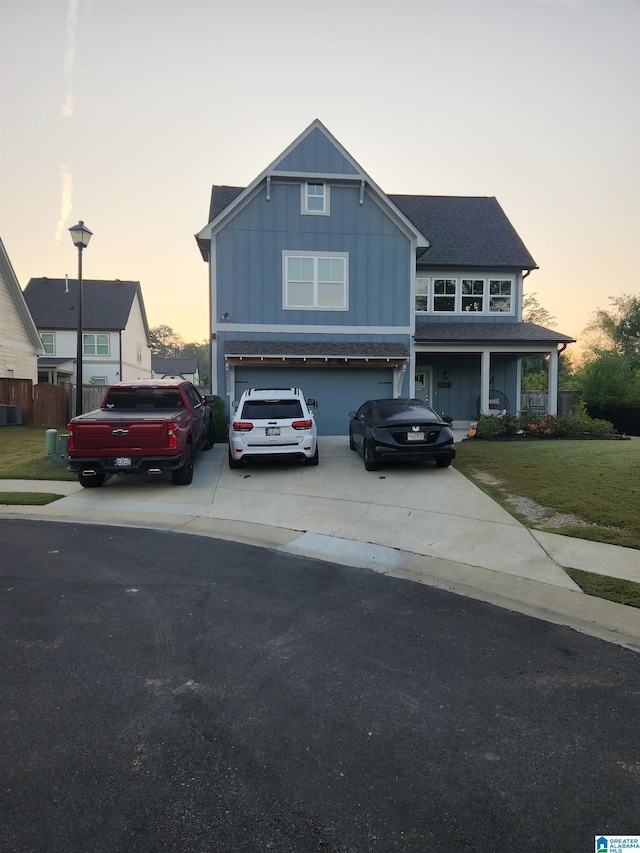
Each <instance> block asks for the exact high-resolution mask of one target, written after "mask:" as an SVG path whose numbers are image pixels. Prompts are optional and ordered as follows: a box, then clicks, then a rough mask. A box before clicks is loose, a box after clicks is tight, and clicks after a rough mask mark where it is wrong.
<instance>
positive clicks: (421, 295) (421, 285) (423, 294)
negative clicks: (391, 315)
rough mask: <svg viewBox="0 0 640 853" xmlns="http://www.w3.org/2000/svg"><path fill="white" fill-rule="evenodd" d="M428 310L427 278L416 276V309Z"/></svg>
mask: <svg viewBox="0 0 640 853" xmlns="http://www.w3.org/2000/svg"><path fill="white" fill-rule="evenodd" d="M428 310H429V279H428V278H425V277H424V276H416V311H428Z"/></svg>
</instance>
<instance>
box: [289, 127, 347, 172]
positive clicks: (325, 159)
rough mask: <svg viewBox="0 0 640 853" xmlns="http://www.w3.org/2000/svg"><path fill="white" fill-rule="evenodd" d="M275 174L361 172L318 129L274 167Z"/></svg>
mask: <svg viewBox="0 0 640 853" xmlns="http://www.w3.org/2000/svg"><path fill="white" fill-rule="evenodd" d="M273 171H274V172H290V173H291V174H293V175H300V174H301V173H304V172H311V173H321V174H323V175H355V176H358V177H359V176H360V172H359V171H358V169H357V168H356V167H355V165H354V164H353V163H352V162H350V161H349V160H348V159H347V158H346V157H345V156H344V154H343V153H342V152H341V151H339V150H338V149H337V148H336V146H335V145H334V144H333V142H331V140H330V139H328V138H327V136H326V135H325V134H324V133H322V132H321V131H320V130H319V129H318V128H315V129H314V130H312V131H311V133H309V134H307V135H306V136H304V137H303V138H302V139H301V140H300V141H299V142H298V144H297V145H294V146H293V147H292V148H291V150H289V151H288V152H287V153H286V154H285V155H284V156H283V157H282V158H281V159H280V160H279V161H278V162H277V163H276V164H275V165H274V167H273Z"/></svg>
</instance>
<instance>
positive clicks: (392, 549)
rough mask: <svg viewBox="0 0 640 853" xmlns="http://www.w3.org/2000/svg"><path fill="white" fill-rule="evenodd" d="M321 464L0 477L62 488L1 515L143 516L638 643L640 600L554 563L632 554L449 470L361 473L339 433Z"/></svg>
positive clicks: (209, 460)
mask: <svg viewBox="0 0 640 853" xmlns="http://www.w3.org/2000/svg"><path fill="white" fill-rule="evenodd" d="M320 454H321V457H320V465H319V466H318V467H317V468H315V467H306V466H304V465H298V464H292V465H286V464H278V465H276V464H260V463H256V464H249V465H247V467H246V468H243V469H239V470H233V471H232V470H230V469H229V468H228V466H227V462H226V455H227V454H226V445H225V446H222V445H217V446H216V447H215V448H214V449H213V450H212V451H211V452H209V453H202V454H200V455H199V457H198V458H197V460H196V463H195V473H194V479H193V483H192V484H191V486H189V487H179V486H174V485H173V484H172V482H171V478H170V476H168V475H162V476H161V477H156V478H153V477H146V476H144V477H142V476H141V477H125V478H122V479H119V478H117V477H114V478H112V479H111V480H109V481H108V482H107V483H106V484H105V485H104V486H103V487H101V488H98V489H83V488H82V487H81V486H80V485H79V484H76V483H63V482H52V481H49V482H47V481H38V482H37V483H34V482H33V481H31V482H27V481H11V480H4V481H2V490H3V491H50V492H52V493H56V494H64V495H66V497H64V498H63V499H62V500H59V501H56V502H54V503H52V504H49V505H48V506H45V507H15V506H2V507H0V517H5V518H6V517H20V518H38V519H41V520H51V521H65V522H73V523H79V522H80V523H94V524H110V525H125V526H136V527H151V528H160V529H167V530H174V531H180V532H185V533H194V534H198V535H204V536H211V537H219V538H225V539H232V540H237V541H242V542H247V543H250V544H255V545H261V546H267V547H272V548H279V549H282V550H286V551H289V552H291V553H300V554H305V555H307V556H316V557H318V558H320V559H325V560H330V561H333V562H338V563H342V564H346V565H353V566H361V567H366V568H370V569H373V570H374V571H379V572H383V573H386V574H390V575H394V576H397V577H406V578H407V579H410V580H412V581H418V582H422V583H428V584H431V585H434V586H439V587H443V588H446V589H450V590H452V591H455V592H460V593H461V594H464V595H470V596H473V597H475V598H481V599H483V600H486V601H491V602H493V603H497V604H500V605H502V606H507V607H510V608H511V609H514V610H519V611H521V612H526V613H531V615H535V616H538V617H540V618H544V619H547V620H550V621H554V622H558V623H561V624H568V625H571V626H572V627H575V628H577V629H578V630H581V631H585V632H587V633H591V634H594V635H596V636H600V637H603V638H605V639H608V640H613V641H615V642H619V643H622V644H624V645H627V646H629V647H630V648H634V649H636V650H640V611H638V610H637V609H636V608H631V607H625V606H623V605H616V604H612V603H611V602H606V601H603V600H601V599H597V598H592V597H590V596H586V595H584V594H583V593H582V591H581V590H580V589H579V587H577V585H576V584H575V583H574V582H573V581H572V580H571V579H570V578H569V576H568V575H567V574H566V572H564V571H563V569H562V567H563V566H567V567H575V568H581V569H584V570H585V571H592V572H596V573H599V574H609V575H612V576H614V577H619V578H626V579H629V580H636V581H638V582H640V552H638V551H634V550H632V549H626V548H619V547H617V546H611V545H602V544H599V543H592V542H584V541H582V540H576V539H571V538H569V537H564V536H560V535H557V534H552V533H546V532H541V531H532V530H529V529H528V528H526V527H524V526H523V525H521V524H520V523H519V522H518V521H516V519H514V518H513V517H512V516H511V515H510V514H509V513H508V512H506V511H505V510H504V509H502V507H500V506H499V505H498V504H496V503H495V502H494V501H493V500H492V499H491V498H489V497H488V495H486V494H485V493H484V492H482V491H481V490H480V489H478V488H477V487H476V486H475V485H473V484H472V483H471V482H470V481H469V480H467V479H466V478H465V477H463V476H462V475H461V474H460V473H458V472H457V471H456V470H455V469H454V468H447V469H440V468H435V467H434V468H431V467H429V468H425V467H413V466H407V465H393V466H391V465H390V466H388V467H383V468H381V469H380V470H379V471H377V472H367V471H365V469H364V465H363V463H362V459H361V458H360V456H358V455H357V454H355V453H352V452H351V451H350V450H349V446H348V441H347V439H346V438H345V437H343V436H323V437H322V438H321V440H320Z"/></svg>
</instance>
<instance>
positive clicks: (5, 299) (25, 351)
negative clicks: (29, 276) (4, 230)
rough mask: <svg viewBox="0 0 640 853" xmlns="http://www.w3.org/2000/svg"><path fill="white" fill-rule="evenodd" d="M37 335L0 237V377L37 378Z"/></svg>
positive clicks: (38, 339) (39, 347)
mask: <svg viewBox="0 0 640 853" xmlns="http://www.w3.org/2000/svg"><path fill="white" fill-rule="evenodd" d="M41 352H42V342H41V340H40V335H39V334H38V330H37V328H36V325H35V323H34V321H33V317H32V316H31V314H30V312H29V308H28V307H27V303H26V302H25V299H24V294H23V293H22V290H21V288H20V284H19V283H18V279H17V278H16V274H15V272H14V270H13V266H12V265H11V261H10V260H9V256H8V255H7V252H6V249H5V247H4V243H3V242H2V240H0V378H6V379H31V381H32V382H33V383H34V384H35V383H36V382H37V379H38V355H39V353H41Z"/></svg>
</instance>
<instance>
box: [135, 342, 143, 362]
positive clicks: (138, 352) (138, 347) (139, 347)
mask: <svg viewBox="0 0 640 853" xmlns="http://www.w3.org/2000/svg"><path fill="white" fill-rule="evenodd" d="M136 361H137V362H138V364H142V344H136Z"/></svg>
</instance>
